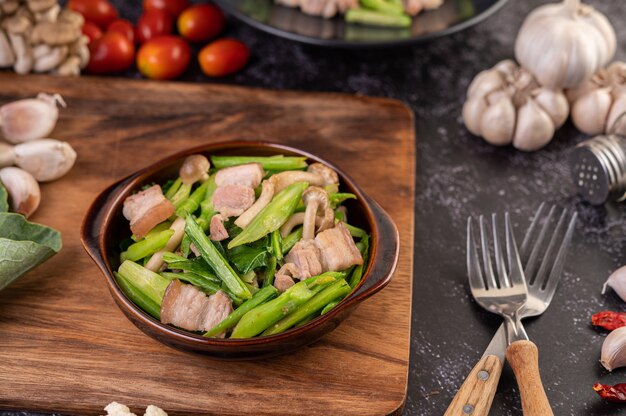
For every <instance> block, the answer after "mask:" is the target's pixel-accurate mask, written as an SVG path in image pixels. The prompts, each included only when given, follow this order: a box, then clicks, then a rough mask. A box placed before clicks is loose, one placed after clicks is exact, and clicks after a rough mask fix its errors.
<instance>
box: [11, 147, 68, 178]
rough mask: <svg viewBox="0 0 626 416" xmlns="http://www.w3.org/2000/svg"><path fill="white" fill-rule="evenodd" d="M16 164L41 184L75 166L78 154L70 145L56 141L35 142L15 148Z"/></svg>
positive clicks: (58, 176)
mask: <svg viewBox="0 0 626 416" xmlns="http://www.w3.org/2000/svg"><path fill="white" fill-rule="evenodd" d="M13 151H14V153H15V164H16V165H17V166H19V167H20V168H22V169H24V170H25V171H27V172H29V173H30V174H31V175H33V176H34V177H35V179H37V180H38V181H39V182H47V181H53V180H55V179H59V178H60V177H61V176H63V175H65V174H66V173H67V172H68V171H69V170H70V169H71V168H72V166H74V162H75V161H76V152H75V151H74V149H72V146H70V145H69V143H66V142H61V141H58V140H54V139H42V140H35V141H32V142H28V143H22V144H18V145H17V146H15V148H14V149H13Z"/></svg>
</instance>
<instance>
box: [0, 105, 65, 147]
mask: <svg viewBox="0 0 626 416" xmlns="http://www.w3.org/2000/svg"><path fill="white" fill-rule="evenodd" d="M57 104H60V105H62V106H63V107H64V106H65V102H64V101H63V99H62V98H61V96H60V95H58V94H54V95H49V94H43V93H41V94H39V95H38V96H37V98H28V99H24V100H19V101H14V102H12V103H9V104H5V105H3V106H2V107H0V128H2V134H3V135H4V137H5V138H6V139H7V140H8V141H9V142H11V143H22V142H27V141H30V140H36V139H41V138H44V137H46V136H48V135H49V134H50V133H51V132H52V130H53V129H54V127H55V125H56V123H57V119H58V117H59V109H58V108H57Z"/></svg>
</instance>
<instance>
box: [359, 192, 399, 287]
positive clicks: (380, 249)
mask: <svg viewBox="0 0 626 416" xmlns="http://www.w3.org/2000/svg"><path fill="white" fill-rule="evenodd" d="M365 199H366V200H367V203H368V204H369V206H370V207H371V209H372V211H373V214H374V222H375V223H376V228H377V229H378V233H377V237H376V239H377V241H376V244H375V245H374V246H375V247H377V249H376V250H375V251H374V252H373V253H372V258H370V262H369V263H370V264H371V269H370V270H369V275H370V276H369V277H368V278H367V280H365V282H363V284H362V285H361V286H360V287H359V288H358V289H357V290H355V291H354V292H353V293H352V295H351V296H350V298H351V299H356V298H360V299H365V298H368V297H370V296H371V295H373V294H374V293H376V292H378V291H379V290H381V289H382V288H383V287H385V286H386V285H387V283H389V282H390V281H391V278H392V277H393V272H394V271H395V270H396V265H397V264H398V252H399V249H400V236H399V234H398V228H397V227H396V225H395V224H394V222H393V220H392V219H391V217H390V216H389V214H387V212H385V210H384V209H383V208H382V207H381V206H380V205H378V203H377V202H376V201H374V199H372V198H371V197H370V196H369V195H365Z"/></svg>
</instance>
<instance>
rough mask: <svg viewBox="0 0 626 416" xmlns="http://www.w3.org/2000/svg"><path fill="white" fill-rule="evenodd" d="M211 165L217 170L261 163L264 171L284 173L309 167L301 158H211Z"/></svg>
mask: <svg viewBox="0 0 626 416" xmlns="http://www.w3.org/2000/svg"><path fill="white" fill-rule="evenodd" d="M211 163H212V164H213V166H215V167H216V168H217V169H223V168H227V167H229V166H237V165H245V164H246V163H260V164H261V166H263V169H264V170H273V171H283V170H298V169H305V168H306V167H307V163H306V157H300V156H283V155H277V156H267V157H258V156H211Z"/></svg>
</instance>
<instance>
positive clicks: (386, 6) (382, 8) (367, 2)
mask: <svg viewBox="0 0 626 416" xmlns="http://www.w3.org/2000/svg"><path fill="white" fill-rule="evenodd" d="M360 1H361V4H362V5H363V6H364V7H366V8H368V9H372V10H376V11H379V12H381V13H384V14H388V15H391V16H403V15H404V8H403V7H402V6H401V5H398V4H394V3H392V2H389V1H386V0H360Z"/></svg>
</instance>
